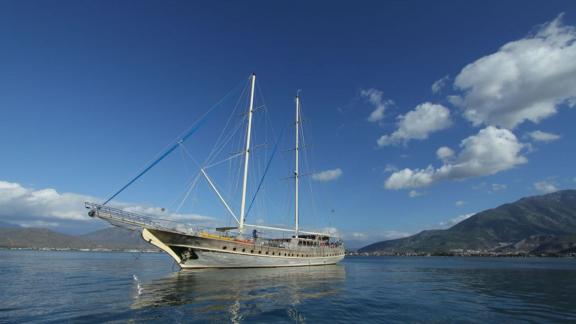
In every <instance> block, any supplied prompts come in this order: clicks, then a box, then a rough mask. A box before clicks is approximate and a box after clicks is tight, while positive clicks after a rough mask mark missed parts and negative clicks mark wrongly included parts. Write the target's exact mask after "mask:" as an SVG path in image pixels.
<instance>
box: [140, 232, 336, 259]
mask: <svg viewBox="0 0 576 324" xmlns="http://www.w3.org/2000/svg"><path fill="white" fill-rule="evenodd" d="M142 237H143V238H144V239H145V240H146V241H147V242H149V243H150V244H153V245H155V246H157V247H158V248H160V249H162V250H163V251H165V252H166V253H168V254H169V255H170V256H171V257H172V258H174V260H176V262H177V263H178V264H179V265H180V267H181V268H183V269H200V268H271V267H302V266H317V265H328V264H335V263H337V262H339V261H341V260H342V259H343V258H344V251H343V249H341V248H335V247H328V246H326V247H315V248H297V249H290V248H282V247H270V246H264V245H260V244H258V243H255V242H252V243H248V242H241V241H235V240H230V239H218V238H214V237H202V236H201V235H198V236H196V235H185V234H181V233H174V232H168V231H160V230H154V229H144V230H143V231H142Z"/></svg>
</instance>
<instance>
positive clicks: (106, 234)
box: [79, 227, 153, 249]
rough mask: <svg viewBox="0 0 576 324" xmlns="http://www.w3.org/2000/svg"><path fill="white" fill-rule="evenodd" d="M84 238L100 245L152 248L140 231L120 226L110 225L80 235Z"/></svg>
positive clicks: (124, 247)
mask: <svg viewBox="0 0 576 324" xmlns="http://www.w3.org/2000/svg"><path fill="white" fill-rule="evenodd" d="M79 238H82V239H83V240H86V241H89V242H93V243H94V244H96V245H98V246H110V245H113V246H115V247H117V248H123V249H152V248H153V246H152V245H150V244H148V243H147V242H146V241H144V239H143V238H142V236H141V233H140V232H139V231H129V230H126V229H123V228H120V227H109V228H105V229H101V230H98V231H95V232H92V233H88V234H85V235H81V236H79Z"/></svg>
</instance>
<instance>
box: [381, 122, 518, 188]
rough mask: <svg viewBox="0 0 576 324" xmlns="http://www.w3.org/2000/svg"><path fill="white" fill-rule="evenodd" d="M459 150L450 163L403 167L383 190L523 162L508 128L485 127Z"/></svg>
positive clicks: (489, 171)
mask: <svg viewBox="0 0 576 324" xmlns="http://www.w3.org/2000/svg"><path fill="white" fill-rule="evenodd" d="M460 148H461V150H460V152H459V153H458V155H457V156H456V157H454V160H453V161H451V162H444V164H443V165H442V166H441V167H439V168H434V167H432V166H428V167H427V168H425V169H408V168H406V169H403V170H400V171H397V172H394V173H392V174H391V175H390V177H389V178H388V179H387V180H386V182H385V184H384V186H385V188H386V189H392V190H398V189H410V188H420V187H425V186H428V185H431V184H432V183H435V182H438V181H443V180H458V179H467V178H472V177H479V176H486V175H491V174H495V173H498V172H500V171H504V170H507V169H510V168H512V167H514V166H516V165H519V164H523V163H526V162H527V160H526V158H525V157H524V156H522V149H523V148H524V144H522V143H520V142H519V141H518V139H517V138H516V136H515V135H514V134H513V133H512V132H510V131H509V130H507V129H501V128H496V127H493V126H488V127H486V128H484V129H482V130H480V131H479V132H478V134H476V135H473V136H470V137H468V138H465V139H464V140H462V142H461V143H460Z"/></svg>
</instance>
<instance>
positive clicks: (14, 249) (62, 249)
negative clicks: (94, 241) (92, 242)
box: [0, 246, 162, 253]
mask: <svg viewBox="0 0 576 324" xmlns="http://www.w3.org/2000/svg"><path fill="white" fill-rule="evenodd" d="M2 250H9V251H41V252H43V251H46V252H113V253H162V251H159V250H138V249H98V248H97V249H75V248H32V247H4V246H2V247H0V251H2Z"/></svg>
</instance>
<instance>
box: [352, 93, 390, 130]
mask: <svg viewBox="0 0 576 324" xmlns="http://www.w3.org/2000/svg"><path fill="white" fill-rule="evenodd" d="M360 96H361V97H362V98H364V99H366V101H368V102H369V103H370V104H371V105H372V106H373V107H374V110H373V111H372V113H371V114H370V116H368V121H369V122H378V121H381V120H382V119H384V116H385V115H384V114H385V112H386V109H387V108H388V107H390V106H392V105H393V104H394V101H392V100H389V99H384V93H383V92H382V91H380V90H376V89H364V90H361V91H360Z"/></svg>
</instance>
